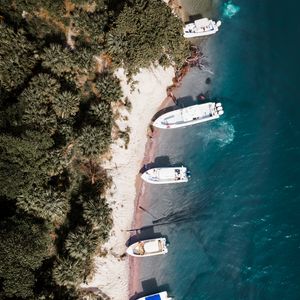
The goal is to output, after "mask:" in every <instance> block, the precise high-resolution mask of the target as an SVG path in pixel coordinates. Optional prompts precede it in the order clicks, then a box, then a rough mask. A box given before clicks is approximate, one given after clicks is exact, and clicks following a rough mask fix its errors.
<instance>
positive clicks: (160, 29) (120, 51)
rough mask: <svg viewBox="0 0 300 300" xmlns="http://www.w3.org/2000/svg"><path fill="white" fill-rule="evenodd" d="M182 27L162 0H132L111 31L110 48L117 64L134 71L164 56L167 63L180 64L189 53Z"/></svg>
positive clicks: (109, 34) (109, 36)
mask: <svg viewBox="0 0 300 300" xmlns="http://www.w3.org/2000/svg"><path fill="white" fill-rule="evenodd" d="M182 27H183V23H182V22H181V21H180V20H179V19H178V18H176V17H175V16H174V15H173V14H172V11H171V9H170V8H169V7H168V6H166V5H165V4H164V3H163V1H160V0H143V1H133V2H132V4H130V5H125V7H124V9H123V10H122V12H121V13H120V14H119V15H118V17H117V19H116V21H115V26H114V27H113V28H112V30H111V31H110V32H109V33H108V41H107V43H108V49H109V52H110V53H111V54H112V56H113V58H114V61H115V63H116V64H117V65H123V66H125V68H126V69H128V70H130V71H133V72H136V71H137V70H138V69H139V68H140V67H149V65H150V64H151V63H153V62H156V61H159V60H161V58H162V57H163V58H164V60H163V61H164V62H165V64H166V65H170V64H173V63H176V64H178V63H181V62H182V61H183V59H184V58H185V57H186V56H187V55H188V47H187V43H186V42H185V40H184V38H183V36H182Z"/></svg>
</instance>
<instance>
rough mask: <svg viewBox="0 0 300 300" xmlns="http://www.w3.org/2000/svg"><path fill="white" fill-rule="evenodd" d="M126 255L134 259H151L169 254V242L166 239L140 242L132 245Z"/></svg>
mask: <svg viewBox="0 0 300 300" xmlns="http://www.w3.org/2000/svg"><path fill="white" fill-rule="evenodd" d="M140 250H143V251H140ZM126 253H127V254H128V255H131V256H134V257H150V256H156V255H163V254H167V253H168V248H167V240H166V239H165V238H157V239H151V240H143V241H139V242H136V243H134V244H132V245H130V246H129V247H128V248H127V250H126Z"/></svg>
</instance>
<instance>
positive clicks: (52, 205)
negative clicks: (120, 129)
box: [17, 187, 70, 224]
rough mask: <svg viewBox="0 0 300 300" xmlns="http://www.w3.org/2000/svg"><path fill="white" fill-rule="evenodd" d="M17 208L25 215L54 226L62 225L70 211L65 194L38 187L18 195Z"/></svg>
mask: <svg viewBox="0 0 300 300" xmlns="http://www.w3.org/2000/svg"><path fill="white" fill-rule="evenodd" d="M17 206H18V207H19V208H21V209H23V210H24V211H26V212H27V213H30V214H32V215H34V216H36V217H39V218H43V219H45V220H47V221H50V222H53V223H55V224H62V223H63V222H64V220H65V218H66V215H67V213H68V212H69V209H70V204H69V199H68V196H67V195H66V193H64V192H60V191H55V190H53V189H51V188H48V189H46V190H45V189H43V188H40V187H38V188H32V189H30V190H27V191H26V192H23V193H22V194H20V195H19V196H18V198H17Z"/></svg>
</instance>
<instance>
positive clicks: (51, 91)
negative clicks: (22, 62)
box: [18, 74, 62, 134]
mask: <svg viewBox="0 0 300 300" xmlns="http://www.w3.org/2000/svg"><path fill="white" fill-rule="evenodd" d="M59 89H60V83H59V82H58V81H57V80H56V79H54V78H53V77H51V76H50V75H48V74H39V75H37V76H35V77H33V78H32V79H31V81H30V83H29V86H28V87H27V88H26V89H25V90H24V91H23V92H22V94H21V95H20V97H19V105H18V108H19V110H20V115H21V116H20V117H21V125H27V126H29V127H30V128H33V129H39V130H46V131H48V132H49V133H50V134H53V133H54V132H55V131H56V129H57V119H56V115H55V112H54V110H53V109H52V103H53V102H57V100H58V99H59V97H62V96H60V95H59Z"/></svg>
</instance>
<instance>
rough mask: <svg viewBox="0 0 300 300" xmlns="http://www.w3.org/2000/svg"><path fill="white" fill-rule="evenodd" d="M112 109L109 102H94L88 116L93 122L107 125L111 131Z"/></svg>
mask: <svg viewBox="0 0 300 300" xmlns="http://www.w3.org/2000/svg"><path fill="white" fill-rule="evenodd" d="M111 115H112V111H111V107H110V104H109V103H108V102H104V101H100V102H99V103H95V104H92V105H91V107H90V109H89V111H88V117H89V120H90V122H91V123H92V124H96V125H99V126H100V125H101V124H102V125H105V128H107V129H108V130H109V131H110V129H111V122H112V118H111Z"/></svg>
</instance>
